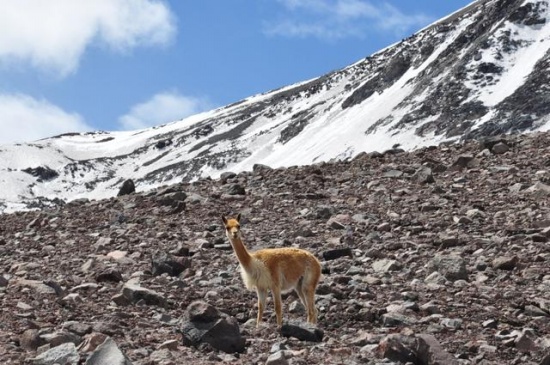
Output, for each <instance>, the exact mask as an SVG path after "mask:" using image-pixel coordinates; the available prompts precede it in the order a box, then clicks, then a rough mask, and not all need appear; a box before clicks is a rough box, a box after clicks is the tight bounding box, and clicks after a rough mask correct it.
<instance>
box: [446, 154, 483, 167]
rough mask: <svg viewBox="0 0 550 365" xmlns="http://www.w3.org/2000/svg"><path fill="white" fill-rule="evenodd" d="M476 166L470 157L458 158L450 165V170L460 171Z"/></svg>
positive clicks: (473, 159)
mask: <svg viewBox="0 0 550 365" xmlns="http://www.w3.org/2000/svg"><path fill="white" fill-rule="evenodd" d="M477 165H478V162H477V160H476V159H475V158H474V156H471V155H461V156H458V157H457V159H456V160H455V162H453V164H452V165H451V169H452V170H462V169H464V168H472V167H476V166H477Z"/></svg>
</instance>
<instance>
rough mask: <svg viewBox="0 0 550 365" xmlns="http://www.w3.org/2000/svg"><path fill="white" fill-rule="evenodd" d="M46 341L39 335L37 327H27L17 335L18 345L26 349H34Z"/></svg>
mask: <svg viewBox="0 0 550 365" xmlns="http://www.w3.org/2000/svg"><path fill="white" fill-rule="evenodd" d="M45 344H46V341H45V340H44V339H43V338H41V337H40V336H39V332H38V330H37V329H28V330H26V331H25V332H23V333H22V334H21V336H19V346H21V348H22V349H24V350H27V351H36V349H37V348H39V347H40V346H42V345H45Z"/></svg>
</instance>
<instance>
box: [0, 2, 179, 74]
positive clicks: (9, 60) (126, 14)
mask: <svg viewBox="0 0 550 365" xmlns="http://www.w3.org/2000/svg"><path fill="white" fill-rule="evenodd" d="M0 9H2V10H1V11H0V64H4V65H19V64H20V63H21V61H24V62H25V64H26V63H29V64H30V65H31V66H33V67H38V68H41V69H46V70H53V71H54V72H56V73H58V74H59V75H61V76H66V75H67V74H70V73H71V72H74V71H75V70H76V69H77V67H78V64H79V61H80V58H81V56H82V54H83V53H84V51H85V49H86V48H87V47H88V46H89V45H90V44H92V43H93V42H98V43H99V44H104V45H107V46H108V47H109V48H111V49H114V50H117V51H121V50H122V51H123V50H128V49H131V48H133V47H136V46H140V45H164V44H167V43H169V42H170V41H171V40H172V38H173V37H174V34H175V31H176V26H175V19H174V16H173V15H172V13H171V12H170V10H169V9H168V7H167V6H166V5H165V4H164V3H163V2H161V1H159V0H93V1H77V0H48V1H44V0H15V1H14V0H0Z"/></svg>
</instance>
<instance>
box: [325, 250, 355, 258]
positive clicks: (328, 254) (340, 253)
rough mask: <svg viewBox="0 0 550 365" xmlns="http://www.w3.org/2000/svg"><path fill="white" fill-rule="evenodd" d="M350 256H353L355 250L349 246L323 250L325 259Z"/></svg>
mask: <svg viewBox="0 0 550 365" xmlns="http://www.w3.org/2000/svg"><path fill="white" fill-rule="evenodd" d="M344 256H347V257H350V258H353V252H352V251H351V248H349V247H342V248H335V249H333V250H328V251H325V252H323V259H324V260H325V261H331V260H336V259H338V258H340V257H344Z"/></svg>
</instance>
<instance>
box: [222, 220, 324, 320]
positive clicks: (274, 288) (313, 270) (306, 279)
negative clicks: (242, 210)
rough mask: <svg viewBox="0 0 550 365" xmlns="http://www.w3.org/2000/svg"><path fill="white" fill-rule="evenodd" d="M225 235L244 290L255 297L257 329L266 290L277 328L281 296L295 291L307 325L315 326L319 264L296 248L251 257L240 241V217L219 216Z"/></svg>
mask: <svg viewBox="0 0 550 365" xmlns="http://www.w3.org/2000/svg"><path fill="white" fill-rule="evenodd" d="M222 220H223V224H224V225H225V233H226V234H227V238H229V242H230V243H231V246H232V247H233V251H235V254H236V255H237V259H238V260H239V264H240V267H241V275H242V278H243V281H244V284H245V285H246V287H247V288H248V289H250V290H256V294H257V295H258V320H257V322H256V324H257V326H259V325H260V322H261V321H262V316H263V312H264V308H265V301H266V298H267V292H268V290H270V291H271V293H272V295H273V300H274V302H275V314H276V315H277V325H278V326H281V324H282V323H283V314H282V299H281V293H282V292H285V291H290V290H294V291H296V293H297V294H298V297H300V300H301V302H302V304H303V305H304V308H306V310H307V321H308V322H310V323H317V309H316V308H315V289H316V288H317V284H318V283H319V278H320V277H321V264H320V263H319V260H317V259H316V258H315V256H313V255H312V254H311V253H310V252H308V251H306V250H301V249H298V248H290V247H285V248H268V249H264V250H259V251H256V252H252V253H250V252H249V251H248V250H247V249H246V247H245V245H244V243H243V241H242V237H241V225H240V220H241V215H240V214H239V215H237V217H236V218H229V219H228V218H226V217H224V216H222Z"/></svg>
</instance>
